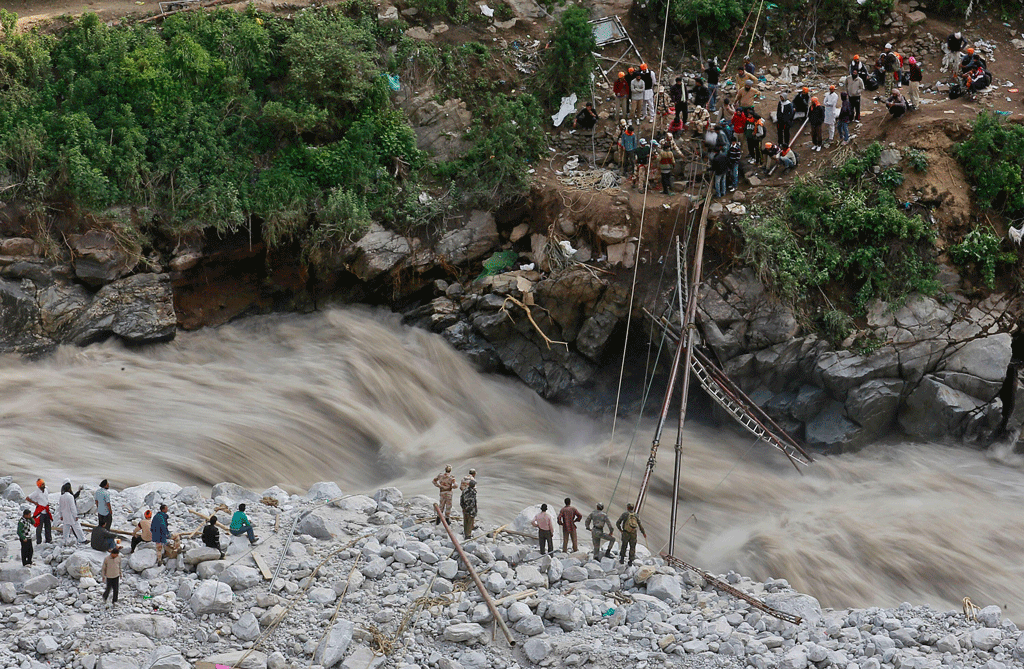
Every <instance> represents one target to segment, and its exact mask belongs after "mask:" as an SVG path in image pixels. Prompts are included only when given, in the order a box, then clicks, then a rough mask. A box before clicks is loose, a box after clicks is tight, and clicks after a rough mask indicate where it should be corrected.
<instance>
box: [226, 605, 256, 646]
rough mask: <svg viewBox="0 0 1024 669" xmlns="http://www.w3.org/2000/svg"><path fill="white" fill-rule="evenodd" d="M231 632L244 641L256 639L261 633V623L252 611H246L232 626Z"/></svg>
mask: <svg viewBox="0 0 1024 669" xmlns="http://www.w3.org/2000/svg"><path fill="white" fill-rule="evenodd" d="M231 633H232V634H234V635H235V636H236V637H238V638H239V639H241V640H242V641H255V640H256V639H257V638H258V637H259V635H260V624H259V621H257V620H256V616H254V615H253V614H252V612H251V611H246V612H245V613H243V614H242V616H241V617H240V618H239V619H238V620H237V621H236V622H235V624H234V625H232V626H231Z"/></svg>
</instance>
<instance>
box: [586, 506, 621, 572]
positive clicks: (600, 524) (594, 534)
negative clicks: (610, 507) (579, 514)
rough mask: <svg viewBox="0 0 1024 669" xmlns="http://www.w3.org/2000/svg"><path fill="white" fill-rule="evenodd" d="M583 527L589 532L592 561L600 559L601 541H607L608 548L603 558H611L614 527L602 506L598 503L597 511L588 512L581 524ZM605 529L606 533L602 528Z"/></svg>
mask: <svg viewBox="0 0 1024 669" xmlns="http://www.w3.org/2000/svg"><path fill="white" fill-rule="evenodd" d="M583 527H585V528H586V529H588V530H590V540H591V541H592V542H593V543H594V559H595V560H600V559H601V541H603V540H607V541H608V547H607V548H606V549H605V552H604V556H605V557H611V556H612V547H613V546H615V535H614V534H612V533H611V532H612V530H613V529H614V527H613V526H612V521H611V520H610V519H609V518H608V514H607V513H605V512H604V504H601V503H600V502H599V503H598V504H597V509H595V510H594V511H591V512H590V515H589V516H587V519H586V521H584V523H583ZM605 527H607V528H608V531H607V532H605V530H604V528H605Z"/></svg>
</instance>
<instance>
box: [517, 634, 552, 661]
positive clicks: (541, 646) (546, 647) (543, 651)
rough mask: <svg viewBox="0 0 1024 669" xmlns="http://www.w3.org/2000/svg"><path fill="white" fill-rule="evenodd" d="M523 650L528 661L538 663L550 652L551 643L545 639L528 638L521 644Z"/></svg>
mask: <svg viewBox="0 0 1024 669" xmlns="http://www.w3.org/2000/svg"><path fill="white" fill-rule="evenodd" d="M523 652H524V653H526V657H527V658H529V660H530V662H533V663H534V664H540V663H541V661H543V660H544V658H546V657H547V656H548V654H549V653H551V644H550V643H549V642H548V641H547V640H546V639H530V640H529V641H527V642H526V643H525V644H523Z"/></svg>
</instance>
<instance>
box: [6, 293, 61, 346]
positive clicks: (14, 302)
mask: <svg viewBox="0 0 1024 669" xmlns="http://www.w3.org/2000/svg"><path fill="white" fill-rule="evenodd" d="M31 286H32V284H31V283H29V284H27V286H26V285H23V284H22V283H20V282H14V281H7V280H5V279H0V353H13V352H17V353H22V354H29V355H32V354H38V353H42V352H44V351H46V350H47V349H49V348H51V347H52V346H53V345H54V342H53V341H52V340H51V339H49V338H48V337H44V336H43V335H42V333H41V331H40V324H39V323H40V316H39V306H38V305H37V304H36V300H35V295H34V291H32V290H30V289H31Z"/></svg>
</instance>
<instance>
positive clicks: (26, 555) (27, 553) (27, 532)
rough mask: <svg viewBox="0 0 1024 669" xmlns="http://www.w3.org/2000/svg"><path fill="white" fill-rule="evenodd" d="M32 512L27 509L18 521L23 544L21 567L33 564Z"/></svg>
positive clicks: (19, 534) (19, 536)
mask: <svg viewBox="0 0 1024 669" xmlns="http://www.w3.org/2000/svg"><path fill="white" fill-rule="evenodd" d="M33 526H34V523H33V522H32V511H30V510H29V509H25V510H24V511H22V512H21V519H20V520H18V541H20V542H21V566H23V567H27V566H28V565H30V564H32V528H33Z"/></svg>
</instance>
